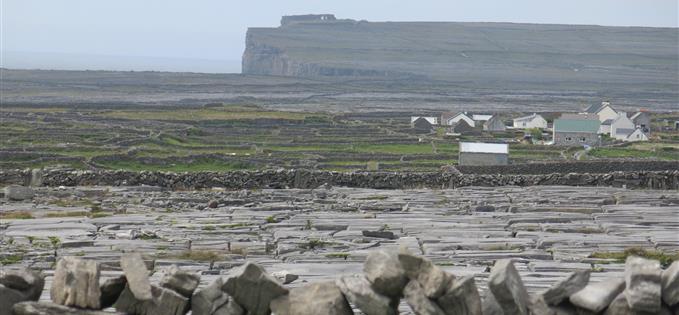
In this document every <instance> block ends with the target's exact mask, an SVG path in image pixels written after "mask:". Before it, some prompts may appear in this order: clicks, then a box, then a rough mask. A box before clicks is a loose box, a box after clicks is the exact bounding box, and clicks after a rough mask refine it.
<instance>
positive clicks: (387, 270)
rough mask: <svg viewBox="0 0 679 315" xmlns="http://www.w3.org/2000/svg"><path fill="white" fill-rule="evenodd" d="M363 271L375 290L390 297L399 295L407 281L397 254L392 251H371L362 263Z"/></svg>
mask: <svg viewBox="0 0 679 315" xmlns="http://www.w3.org/2000/svg"><path fill="white" fill-rule="evenodd" d="M363 272H364V273H365V277H366V279H368V281H370V283H371V284H372V287H373V289H375V291H377V292H378V293H380V294H383V295H386V296H388V297H391V298H398V297H400V296H401V295H402V292H403V288H404V287H405V285H406V284H407V282H408V278H407V277H406V274H405V271H404V270H403V267H402V266H401V263H400V262H399V259H398V255H397V254H396V252H393V251H384V250H377V251H371V252H370V254H368V257H367V258H366V260H365V263H364V264H363Z"/></svg>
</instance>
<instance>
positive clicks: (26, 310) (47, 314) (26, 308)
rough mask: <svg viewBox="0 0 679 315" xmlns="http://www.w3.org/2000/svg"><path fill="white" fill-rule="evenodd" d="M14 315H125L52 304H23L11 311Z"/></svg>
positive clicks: (16, 305) (15, 306)
mask: <svg viewBox="0 0 679 315" xmlns="http://www.w3.org/2000/svg"><path fill="white" fill-rule="evenodd" d="M11 310H12V311H13V312H14V313H12V314H14V315H125V314H123V313H118V312H104V311H96V310H85V309H79V308H74V307H68V306H63V305H59V304H54V303H50V302H22V303H19V304H15V305H14V307H13V308H12V309H11Z"/></svg>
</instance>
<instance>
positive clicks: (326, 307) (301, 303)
mask: <svg viewBox="0 0 679 315" xmlns="http://www.w3.org/2000/svg"><path fill="white" fill-rule="evenodd" d="M271 311H272V312H273V313H274V314H276V315H316V314H328V315H353V311H352V310H351V306H349V303H348V302H347V300H346V299H345V298H344V295H342V291H340V289H339V288H338V287H337V285H335V283H333V282H316V283H312V284H308V285H305V286H303V287H298V288H294V289H292V290H290V293H288V294H286V295H281V296H279V297H277V298H276V299H274V300H272V301H271Z"/></svg>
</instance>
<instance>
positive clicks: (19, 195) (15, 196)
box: [5, 185, 35, 201]
mask: <svg viewBox="0 0 679 315" xmlns="http://www.w3.org/2000/svg"><path fill="white" fill-rule="evenodd" d="M34 195H35V191H33V188H31V187H25V186H19V185H10V186H7V187H5V198H7V199H9V200H14V201H22V200H28V199H33V196H34Z"/></svg>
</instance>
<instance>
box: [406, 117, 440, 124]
mask: <svg viewBox="0 0 679 315" xmlns="http://www.w3.org/2000/svg"><path fill="white" fill-rule="evenodd" d="M420 118H424V119H425V120H426V121H428V122H429V123H430V124H432V125H438V124H439V118H438V117H424V116H410V124H411V125H412V124H413V123H414V122H415V121H416V120H418V119H420Z"/></svg>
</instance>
